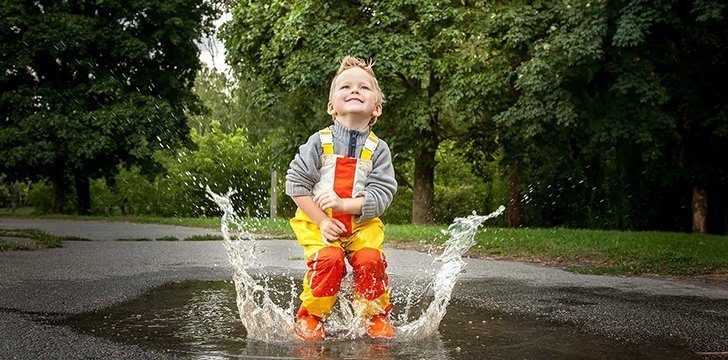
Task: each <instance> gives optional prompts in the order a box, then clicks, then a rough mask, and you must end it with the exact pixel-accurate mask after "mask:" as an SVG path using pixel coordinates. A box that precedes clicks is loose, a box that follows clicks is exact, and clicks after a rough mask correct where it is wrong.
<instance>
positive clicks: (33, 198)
mask: <svg viewBox="0 0 728 360" xmlns="http://www.w3.org/2000/svg"><path fill="white" fill-rule="evenodd" d="M28 205H30V206H32V207H33V208H34V210H35V211H36V212H39V213H49V212H50V211H51V208H52V207H53V185H51V184H49V183H48V182H46V181H39V182H35V183H33V184H31V185H30V189H29V190H28Z"/></svg>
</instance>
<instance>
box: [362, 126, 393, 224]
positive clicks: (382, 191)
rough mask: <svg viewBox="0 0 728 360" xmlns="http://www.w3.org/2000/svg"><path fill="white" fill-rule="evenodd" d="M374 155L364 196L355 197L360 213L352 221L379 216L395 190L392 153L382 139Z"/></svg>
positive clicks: (387, 205) (390, 201)
mask: <svg viewBox="0 0 728 360" xmlns="http://www.w3.org/2000/svg"><path fill="white" fill-rule="evenodd" d="M376 152H377V153H379V154H376V153H375V155H376V156H373V157H372V158H373V159H374V163H373V164H372V172H371V173H370V174H369V176H368V177H367V181H366V184H365V185H364V186H365V187H364V196H363V197H358V198H355V199H352V200H356V199H362V200H361V202H362V203H361V215H360V216H355V217H354V221H356V222H360V221H363V220H368V219H372V218H375V217H378V216H381V215H382V214H383V213H384V210H386V209H387V207H389V205H390V204H391V203H392V200H393V199H394V194H395V193H396V192H397V180H395V179H394V166H392V154H391V152H390V150H389V145H387V143H386V142H384V140H380V141H379V146H377V151H376Z"/></svg>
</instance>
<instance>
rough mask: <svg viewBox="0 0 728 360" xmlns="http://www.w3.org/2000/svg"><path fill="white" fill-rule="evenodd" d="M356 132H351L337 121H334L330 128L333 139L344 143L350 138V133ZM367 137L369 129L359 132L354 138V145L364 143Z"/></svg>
mask: <svg viewBox="0 0 728 360" xmlns="http://www.w3.org/2000/svg"><path fill="white" fill-rule="evenodd" d="M352 131H356V130H351V129H349V128H347V127H346V126H344V125H342V124H341V123H340V122H338V121H334V125H333V126H332V129H331V133H332V134H333V135H334V137H335V138H337V139H341V140H344V141H346V142H348V141H349V137H350V136H351V132H352ZM368 137H369V127H367V128H366V129H364V130H362V131H359V134H357V136H356V143H357V144H363V143H364V142H366V140H367V138H368Z"/></svg>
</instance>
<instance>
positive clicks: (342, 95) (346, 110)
mask: <svg viewBox="0 0 728 360" xmlns="http://www.w3.org/2000/svg"><path fill="white" fill-rule="evenodd" d="M374 81H375V80H374V79H373V78H372V76H371V75H369V73H367V72H366V71H365V70H364V69H362V68H360V67H352V68H350V69H347V70H344V71H343V72H342V73H341V74H339V76H337V77H336V79H335V80H334V84H332V92H331V94H330V97H329V104H328V111H327V112H328V113H329V114H330V115H332V116H333V117H334V118H335V119H340V118H346V119H361V121H365V122H364V123H365V124H369V125H372V120H374V121H376V118H377V117H378V116H379V115H381V113H382V103H381V101H380V100H379V99H378V96H377V94H378V92H377V90H376V88H375V86H376V85H375V83H374Z"/></svg>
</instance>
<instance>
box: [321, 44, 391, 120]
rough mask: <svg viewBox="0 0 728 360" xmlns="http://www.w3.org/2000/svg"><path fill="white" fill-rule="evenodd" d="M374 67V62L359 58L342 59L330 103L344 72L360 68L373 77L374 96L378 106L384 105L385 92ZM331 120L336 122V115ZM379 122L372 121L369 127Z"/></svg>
mask: <svg viewBox="0 0 728 360" xmlns="http://www.w3.org/2000/svg"><path fill="white" fill-rule="evenodd" d="M372 66H374V61H364V60H362V59H360V58H358V57H354V56H350V55H347V56H344V58H343V59H341V64H340V65H339V70H338V71H337V72H336V75H335V76H334V79H333V80H331V87H330V88H329V102H331V100H332V98H333V96H334V91H335V90H336V89H335V86H336V80H337V79H338V78H339V75H341V73H342V72H344V71H346V70H348V69H351V68H355V67H358V68H360V69H362V70H364V71H366V72H367V74H369V75H370V76H371V77H372V82H373V84H372V86H373V87H374V95H375V96H376V104H377V105H382V104H384V103H385V102H386V99H385V98H384V92H382V89H381V88H380V87H379V81H377V75H375V74H374V69H372ZM331 119H332V120H335V118H334V115H333V114H332V115H331ZM376 122H377V119H376V117H374V118H373V119H372V121H370V123H369V126H371V125H374V123H376Z"/></svg>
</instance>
